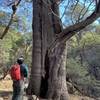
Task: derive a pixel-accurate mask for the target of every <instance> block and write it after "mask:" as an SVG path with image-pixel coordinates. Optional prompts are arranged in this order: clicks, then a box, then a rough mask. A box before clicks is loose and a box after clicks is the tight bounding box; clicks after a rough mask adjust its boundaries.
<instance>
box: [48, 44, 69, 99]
mask: <svg viewBox="0 0 100 100" xmlns="http://www.w3.org/2000/svg"><path fill="white" fill-rule="evenodd" d="M66 47H67V46H66V43H62V44H60V45H58V46H57V47H55V48H54V50H53V51H52V52H51V53H50V54H49V61H50V69H49V80H48V92H47V98H48V99H50V100H69V95H68V91H67V85H66V54H67V48H66Z"/></svg>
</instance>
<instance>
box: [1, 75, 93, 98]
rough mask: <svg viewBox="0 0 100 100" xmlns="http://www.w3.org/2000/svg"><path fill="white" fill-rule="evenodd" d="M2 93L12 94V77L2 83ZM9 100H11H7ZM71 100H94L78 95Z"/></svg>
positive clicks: (72, 96) (71, 96)
mask: <svg viewBox="0 0 100 100" xmlns="http://www.w3.org/2000/svg"><path fill="white" fill-rule="evenodd" d="M0 91H1V92H2V91H3V92H5V93H6V92H9V91H10V92H11V91H12V80H11V78H10V76H9V75H8V76H7V77H6V78H5V79H4V80H2V81H0ZM5 100H9V99H5ZM70 100H94V99H92V98H89V97H81V96H77V95H70Z"/></svg>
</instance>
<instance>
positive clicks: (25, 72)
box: [20, 64, 28, 77]
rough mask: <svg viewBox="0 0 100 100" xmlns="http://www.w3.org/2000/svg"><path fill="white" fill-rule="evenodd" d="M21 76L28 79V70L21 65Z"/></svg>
mask: <svg viewBox="0 0 100 100" xmlns="http://www.w3.org/2000/svg"><path fill="white" fill-rule="evenodd" d="M20 70H21V75H22V76H24V77H28V68H27V66H26V65H25V64H21V65H20Z"/></svg>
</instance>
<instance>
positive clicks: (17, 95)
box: [12, 80, 24, 100]
mask: <svg viewBox="0 0 100 100" xmlns="http://www.w3.org/2000/svg"><path fill="white" fill-rule="evenodd" d="M23 94H24V81H23V80H19V81H13V97H12V100H23Z"/></svg>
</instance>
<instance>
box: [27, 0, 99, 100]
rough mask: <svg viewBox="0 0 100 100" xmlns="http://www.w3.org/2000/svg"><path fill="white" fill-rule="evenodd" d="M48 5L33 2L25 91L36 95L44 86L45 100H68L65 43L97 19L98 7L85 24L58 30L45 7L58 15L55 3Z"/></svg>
mask: <svg viewBox="0 0 100 100" xmlns="http://www.w3.org/2000/svg"><path fill="white" fill-rule="evenodd" d="M58 1H59V0H58ZM45 2H46V3H47V5H48V4H49V3H48V0H45ZM50 2H51V4H49V6H47V5H46V4H45V3H44V2H43V0H33V25H32V26H33V27H32V28H33V50H32V53H33V54H32V70H31V77H30V84H29V88H28V90H29V92H30V93H31V94H35V95H37V96H40V92H41V90H42V91H45V87H46V91H45V93H44V94H43V95H46V97H47V98H48V100H69V95H68V91H67V85H66V68H65V66H66V54H67V50H66V49H67V48H66V40H68V39H69V38H71V37H72V36H73V35H74V34H76V32H78V31H80V30H81V29H83V28H85V27H86V26H87V25H89V24H91V23H92V22H93V21H95V20H96V19H97V18H98V17H99V16H100V14H99V13H98V12H100V9H99V8H100V7H99V6H98V7H97V8H98V9H96V12H94V13H93V14H92V15H91V16H89V17H88V18H87V19H86V20H85V21H82V22H79V23H77V24H75V25H73V26H69V27H68V28H66V29H64V30H63V31H62V27H61V22H60V19H59V18H58V17H57V16H55V15H54V14H53V13H52V14H49V13H51V10H50V8H49V7H51V8H52V11H53V12H54V13H55V14H56V15H58V16H59V13H58V6H57V5H56V0H50ZM54 3H55V4H54ZM99 3H100V2H99ZM99 3H98V4H99ZM57 34H58V37H57V38H56V35H57ZM52 41H55V43H53V45H51V44H52ZM50 46H52V47H53V48H51V47H50ZM49 47H50V49H49ZM48 51H49V52H48ZM42 80H44V82H43V83H44V84H42ZM45 83H46V84H45ZM43 85H46V86H43ZM42 86H43V87H42ZM41 87H42V89H41Z"/></svg>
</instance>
